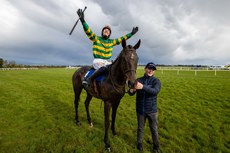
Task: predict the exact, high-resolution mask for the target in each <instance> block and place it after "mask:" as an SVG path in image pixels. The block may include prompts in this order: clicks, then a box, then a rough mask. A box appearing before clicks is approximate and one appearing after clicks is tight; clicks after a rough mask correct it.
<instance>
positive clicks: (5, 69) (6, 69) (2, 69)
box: [0, 67, 38, 71]
mask: <svg viewBox="0 0 230 153" xmlns="http://www.w3.org/2000/svg"><path fill="white" fill-rule="evenodd" d="M37 69H38V68H35V67H34V68H0V71H8V70H37Z"/></svg>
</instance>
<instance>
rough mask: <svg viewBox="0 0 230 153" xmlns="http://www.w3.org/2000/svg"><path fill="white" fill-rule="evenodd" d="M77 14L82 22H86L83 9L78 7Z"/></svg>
mask: <svg viewBox="0 0 230 153" xmlns="http://www.w3.org/2000/svg"><path fill="white" fill-rule="evenodd" d="M77 14H78V16H79V18H80V20H81V22H84V21H85V19H84V12H83V11H82V9H78V10H77Z"/></svg>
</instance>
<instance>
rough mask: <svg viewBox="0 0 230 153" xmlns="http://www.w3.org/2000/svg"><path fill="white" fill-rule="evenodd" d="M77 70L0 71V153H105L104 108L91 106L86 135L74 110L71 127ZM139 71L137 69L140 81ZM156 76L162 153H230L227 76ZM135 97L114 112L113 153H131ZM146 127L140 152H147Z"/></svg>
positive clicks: (82, 113)
mask: <svg viewBox="0 0 230 153" xmlns="http://www.w3.org/2000/svg"><path fill="white" fill-rule="evenodd" d="M73 73H74V70H67V69H39V70H28V71H27V70H15V71H0V152H1V153H15V152H17V153H34V152H39V153H40V152H41V153H46V152H47V153H48V152H49V153H50V152H51V153H57V152H64V153H73V152H76V153H81V152H82V153H85V152H91V153H96V152H104V143H103V136H104V116H103V102H101V100H99V99H95V98H93V99H92V101H91V104H90V112H91V117H92V120H93V123H94V127H93V128H90V127H89V125H88V122H87V119H86V112H85V108H84V98H85V95H86V94H85V92H83V93H82V98H81V102H80V105H79V119H80V121H81V123H82V124H81V126H79V127H78V126H76V125H75V122H74V114H75V113H74V105H73V97H74V95H73V90H72V84H71V77H72V74H73ZM143 73H144V71H143V70H142V69H138V71H137V76H138V77H140V76H142V74H143ZM214 74H215V73H214V71H197V74H196V75H194V71H179V73H178V72H177V71H173V70H168V71H167V70H164V71H163V72H162V71H161V70H158V71H157V72H156V77H158V78H159V79H160V80H161V82H162V89H161V92H160V94H159V96H158V110H159V136H160V144H161V148H162V152H164V153H176V152H181V153H197V152H200V153H229V152H230V132H229V131H230V94H229V93H230V81H229V78H230V71H217V72H216V76H215V75H214ZM136 127H137V121H136V113H135V96H132V97H130V96H129V95H127V94H126V95H125V96H124V98H123V99H122V101H121V104H120V106H119V108H118V111H117V118H116V130H117V133H118V135H117V136H112V133H111V131H109V137H110V142H111V146H112V151H113V152H122V153H130V152H134V153H135V152H137V150H136ZM149 140H150V141H152V140H151V137H150V130H149V127H148V123H146V126H145V135H144V141H143V147H144V152H145V153H148V152H151V151H152V145H151V144H149V143H147V141H149Z"/></svg>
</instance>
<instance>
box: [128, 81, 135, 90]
mask: <svg viewBox="0 0 230 153" xmlns="http://www.w3.org/2000/svg"><path fill="white" fill-rule="evenodd" d="M135 85H136V81H134V82H133V81H128V87H129V88H130V89H131V88H134V87H135Z"/></svg>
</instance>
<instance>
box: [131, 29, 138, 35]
mask: <svg viewBox="0 0 230 153" xmlns="http://www.w3.org/2000/svg"><path fill="white" fill-rule="evenodd" d="M137 31H138V27H133V30H132V32H131V34H132V35H135V33H137Z"/></svg>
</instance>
